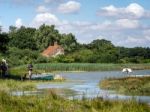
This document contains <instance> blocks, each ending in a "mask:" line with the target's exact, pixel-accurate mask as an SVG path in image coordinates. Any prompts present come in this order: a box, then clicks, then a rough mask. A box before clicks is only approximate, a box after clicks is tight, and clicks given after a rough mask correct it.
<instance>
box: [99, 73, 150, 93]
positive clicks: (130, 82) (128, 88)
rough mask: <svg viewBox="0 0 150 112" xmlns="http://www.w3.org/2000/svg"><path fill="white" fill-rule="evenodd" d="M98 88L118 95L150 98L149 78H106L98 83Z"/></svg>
mask: <svg viewBox="0 0 150 112" xmlns="http://www.w3.org/2000/svg"><path fill="white" fill-rule="evenodd" d="M100 87H101V88H102V89H107V90H115V91H116V92H117V93H120V94H126V95H142V96H144V95H145V96H150V76H149V77H148V76H147V77H123V78H108V79H104V80H102V81H101V82H100Z"/></svg>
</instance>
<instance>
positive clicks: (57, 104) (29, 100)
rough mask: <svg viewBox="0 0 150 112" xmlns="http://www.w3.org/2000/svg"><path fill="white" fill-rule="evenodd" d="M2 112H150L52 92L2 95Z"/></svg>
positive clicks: (136, 106) (135, 106)
mask: <svg viewBox="0 0 150 112" xmlns="http://www.w3.org/2000/svg"><path fill="white" fill-rule="evenodd" d="M0 111H1V112H149V111H150V108H149V107H148V105H146V104H141V103H137V102H135V101H105V100H103V99H101V98H95V99H90V100H89V99H83V100H67V99H64V98H61V97H59V96H57V95H56V94H55V93H53V92H50V93H49V94H47V95H45V96H44V97H39V96H20V97H18V96H10V95H9V94H6V93H5V92H1V93H0Z"/></svg>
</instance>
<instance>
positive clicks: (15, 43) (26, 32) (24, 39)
mask: <svg viewBox="0 0 150 112" xmlns="http://www.w3.org/2000/svg"><path fill="white" fill-rule="evenodd" d="M35 31H36V29H35V28H26V27H24V26H22V27H20V28H19V29H16V28H15V27H11V28H10V31H9V37H10V39H11V40H10V46H11V47H17V48H19V49H32V50H36V49H37V47H36V43H35V40H34V38H33V36H34V33H35Z"/></svg>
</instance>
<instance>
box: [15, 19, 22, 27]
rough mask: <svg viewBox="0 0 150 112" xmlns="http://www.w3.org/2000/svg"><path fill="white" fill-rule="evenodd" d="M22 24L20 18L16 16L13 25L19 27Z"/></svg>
mask: <svg viewBox="0 0 150 112" xmlns="http://www.w3.org/2000/svg"><path fill="white" fill-rule="evenodd" d="M22 25H23V23H22V19H21V18H18V19H17V20H16V22H15V26H16V27H17V28H19V27H21V26H22Z"/></svg>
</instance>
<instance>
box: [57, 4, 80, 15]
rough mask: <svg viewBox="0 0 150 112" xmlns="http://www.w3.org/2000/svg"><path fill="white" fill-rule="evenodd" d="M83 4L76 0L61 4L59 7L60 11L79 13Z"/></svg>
mask: <svg viewBox="0 0 150 112" xmlns="http://www.w3.org/2000/svg"><path fill="white" fill-rule="evenodd" d="M80 7H81V4H80V3H79V2H76V1H69V2H67V3H63V4H60V5H59V7H58V11H59V12H60V13H66V14H68V13H77V12H79V10H80Z"/></svg>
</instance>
